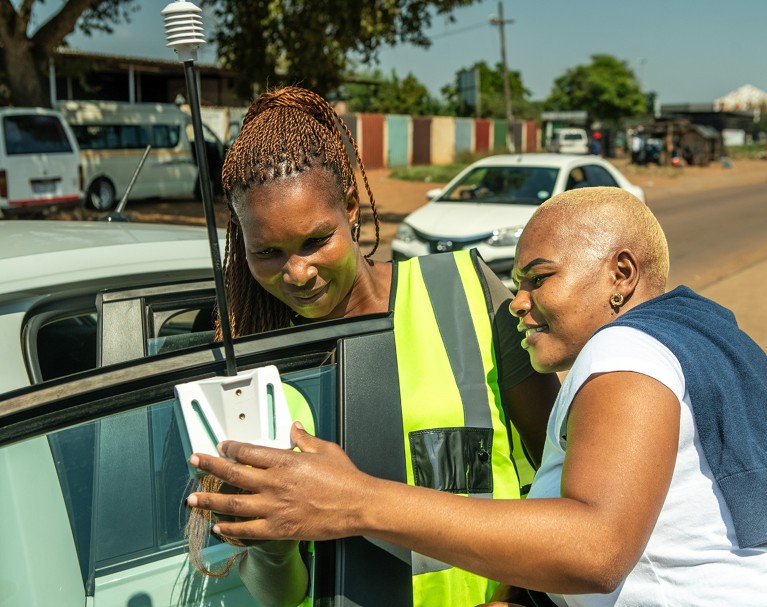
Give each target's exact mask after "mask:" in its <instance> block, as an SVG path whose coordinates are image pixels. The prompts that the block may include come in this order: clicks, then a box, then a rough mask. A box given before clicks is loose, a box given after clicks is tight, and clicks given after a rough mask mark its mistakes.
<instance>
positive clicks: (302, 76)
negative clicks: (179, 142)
mask: <svg viewBox="0 0 767 607" xmlns="http://www.w3.org/2000/svg"><path fill="white" fill-rule="evenodd" d="M206 1H207V3H208V4H210V5H212V6H213V7H214V12H215V14H216V17H217V20H218V25H217V28H216V31H215V32H214V38H215V41H216V43H217V44H218V51H219V58H220V60H221V62H222V63H223V65H224V66H226V67H228V68H230V69H232V70H234V71H235V72H237V73H238V74H240V76H239V78H238V84H237V86H238V91H239V93H240V95H242V96H243V97H244V98H249V97H250V96H251V95H252V87H253V85H254V84H255V85H257V86H258V87H259V88H260V89H264V88H266V87H267V86H279V85H281V84H296V85H300V86H304V87H306V88H310V89H312V90H315V91H316V92H318V93H320V94H321V95H326V94H327V93H329V92H330V91H332V90H334V89H336V88H337V87H338V86H339V85H340V84H341V82H342V76H343V74H344V73H347V72H349V71H350V70H349V67H350V61H351V59H352V58H353V57H355V56H356V57H358V58H360V59H361V60H362V61H364V62H369V61H371V60H374V59H375V58H376V55H377V52H378V50H379V49H380V48H381V47H382V46H383V45H394V44H398V43H403V42H406V43H410V44H414V45H417V46H422V47H428V46H429V40H428V38H427V37H426V36H425V35H424V33H423V32H424V30H425V29H426V28H427V27H429V25H430V24H431V19H432V17H433V15H435V14H436V15H449V14H450V12H451V11H452V10H453V9H454V8H456V7H459V6H467V5H470V4H472V3H473V2H474V1H476V0H428V1H426V0H292V1H290V2H281V1H280V0H206Z"/></svg>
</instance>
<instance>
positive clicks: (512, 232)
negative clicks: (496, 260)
mask: <svg viewBox="0 0 767 607" xmlns="http://www.w3.org/2000/svg"><path fill="white" fill-rule="evenodd" d="M524 227H525V226H513V227H510V228H501V229H500V230H494V231H493V235H492V236H491V237H490V238H488V239H487V240H486V241H485V242H486V243H487V244H489V245H490V246H491V247H513V246H516V244H517V242H518V241H519V237H520V236H521V234H522V229H523V228H524Z"/></svg>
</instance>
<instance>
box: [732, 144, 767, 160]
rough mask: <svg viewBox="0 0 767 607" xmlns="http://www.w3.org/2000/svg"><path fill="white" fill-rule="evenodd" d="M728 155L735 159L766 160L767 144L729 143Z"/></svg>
mask: <svg viewBox="0 0 767 607" xmlns="http://www.w3.org/2000/svg"><path fill="white" fill-rule="evenodd" d="M727 155H728V156H729V157H730V158H732V159H733V160H743V159H748V160H764V159H765V158H767V145H766V144H764V143H750V144H748V145H729V146H727Z"/></svg>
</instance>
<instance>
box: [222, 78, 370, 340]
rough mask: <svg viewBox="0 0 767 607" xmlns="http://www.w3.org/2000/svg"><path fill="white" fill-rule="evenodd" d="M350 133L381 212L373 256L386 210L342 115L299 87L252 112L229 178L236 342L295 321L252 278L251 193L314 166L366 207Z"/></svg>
mask: <svg viewBox="0 0 767 607" xmlns="http://www.w3.org/2000/svg"><path fill="white" fill-rule="evenodd" d="M342 132H343V134H344V135H346V138H347V140H348V141H349V143H350V144H351V147H352V148H353V150H354V155H355V158H356V161H357V164H358V165H359V167H360V172H361V173H362V179H363V181H364V183H365V190H366V191H367V194H368V199H369V201H370V208H371V210H372V212H373V221H374V223H375V242H374V244H373V248H372V250H371V251H370V253H368V254H366V255H365V258H366V259H369V258H370V257H371V256H372V255H373V253H375V251H376V249H377V248H378V242H379V232H380V226H379V220H378V209H377V208H376V204H375V198H374V197H373V192H372V191H371V189H370V184H369V183H368V178H367V174H366V173H365V167H364V165H363V164H362V159H361V158H360V154H359V149H358V148H357V144H356V143H355V141H354V139H353V138H352V135H351V133H350V132H349V129H348V127H347V126H346V124H344V122H343V120H341V118H340V117H339V116H338V114H336V112H335V110H334V109H333V108H332V107H331V106H330V104H329V103H328V102H327V101H325V100H324V99H323V98H322V97H320V96H319V95H317V94H316V93H313V92H312V91H309V90H306V89H302V88H299V87H295V86H287V87H284V88H279V89H276V90H273V91H269V92H266V93H264V94H262V95H261V96H260V97H258V99H256V100H255V101H254V102H253V103H252V104H251V106H250V108H248V111H247V113H246V114H245V117H244V118H243V120H242V131H241V132H240V134H239V135H238V136H237V139H235V141H234V143H233V144H232V146H231V148H229V151H228V152H227V155H226V159H225V161H224V166H223V169H222V175H221V176H222V182H223V187H224V193H225V194H226V197H227V201H228V204H229V211H230V216H229V222H228V225H227V233H226V250H225V254H224V265H225V274H224V281H225V284H226V291H227V300H228V304H229V310H230V316H231V325H232V334H233V335H234V336H235V337H239V336H241V335H248V334H252V333H260V332H262V331H269V330H272V329H278V328H281V327H287V326H289V325H290V319H291V317H292V314H291V310H290V308H289V307H288V306H287V305H286V304H284V303H283V302H281V301H280V300H278V299H277V298H276V297H273V296H272V295H270V294H269V293H267V292H266V291H265V290H264V289H263V288H262V287H261V286H260V285H259V284H258V283H257V282H256V281H255V280H254V279H253V277H252V276H251V274H250V270H249V268H248V264H247V260H246V258H245V245H244V242H243V238H242V231H241V229H240V225H239V222H238V221H237V215H238V213H241V212H242V211H243V205H244V204H245V202H244V199H245V197H246V194H247V191H248V189H249V188H250V187H252V186H253V185H254V184H259V185H260V184H263V183H267V182H270V181H272V180H274V179H277V178H280V177H287V176H290V175H293V174H297V173H300V172H302V171H305V170H307V169H310V168H323V169H325V170H328V171H330V172H331V173H332V174H333V175H334V176H335V178H336V179H337V181H338V185H339V186H340V187H341V191H342V192H347V191H351V192H352V196H353V197H354V198H355V199H356V200H357V202H359V200H360V198H359V190H358V188H357V179H356V177H355V174H354V169H353V165H352V162H351V159H350V158H349V154H348V153H347V150H346V145H345V143H344V139H343V137H342ZM217 324H218V323H217ZM217 333H220V328H219V329H218V330H217ZM219 338H220V335H219Z"/></svg>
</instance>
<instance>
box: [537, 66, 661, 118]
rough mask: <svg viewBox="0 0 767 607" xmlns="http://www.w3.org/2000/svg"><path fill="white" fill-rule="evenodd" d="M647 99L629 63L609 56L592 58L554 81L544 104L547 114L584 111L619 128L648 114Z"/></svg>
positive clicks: (589, 115)
mask: <svg viewBox="0 0 767 607" xmlns="http://www.w3.org/2000/svg"><path fill="white" fill-rule="evenodd" d="M646 104H647V99H646V97H645V95H644V93H642V90H641V87H640V86H639V82H638V81H637V78H636V75H635V74H634V72H633V71H632V70H631V69H630V68H629V66H628V63H627V62H625V61H620V60H619V59H616V58H615V57H612V56H610V55H593V56H592V57H591V64H590V65H578V66H576V67H574V68H570V69H569V70H567V71H566V72H565V73H564V74H563V75H562V76H560V77H559V78H557V79H556V80H555V81H554V86H553V89H552V91H551V95H550V96H549V97H548V99H546V101H545V102H544V107H545V109H547V110H560V111H568V110H584V111H586V112H587V113H588V117H589V124H590V123H591V122H593V121H595V120H599V121H603V122H606V123H609V124H617V123H618V122H619V121H620V120H621V119H622V118H628V117H630V116H638V115H640V114H643V113H644V112H645V108H646Z"/></svg>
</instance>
